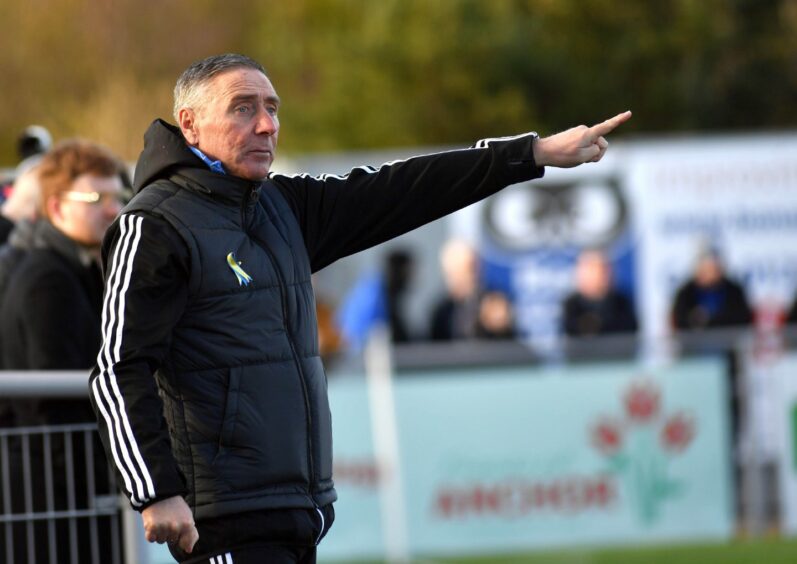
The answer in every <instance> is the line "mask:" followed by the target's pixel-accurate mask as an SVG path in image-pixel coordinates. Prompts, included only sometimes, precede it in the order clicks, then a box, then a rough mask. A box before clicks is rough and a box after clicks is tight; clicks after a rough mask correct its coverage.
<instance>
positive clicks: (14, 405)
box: [0, 140, 122, 562]
mask: <svg viewBox="0 0 797 564" xmlns="http://www.w3.org/2000/svg"><path fill="white" fill-rule="evenodd" d="M121 169H122V164H121V162H120V161H119V160H117V159H116V157H114V156H113V155H112V154H111V153H110V152H108V151H107V150H105V149H104V148H102V147H99V146H97V145H95V144H93V143H90V142H88V141H80V140H68V141H64V142H62V143H59V144H58V145H56V146H55V147H54V148H53V149H52V150H51V151H49V152H48V153H47V154H46V155H45V156H44V157H43V159H42V160H41V162H40V164H39V165H38V166H37V171H38V173H37V174H38V181H39V184H40V192H41V197H40V199H39V200H40V201H39V213H38V215H39V217H40V219H39V220H38V221H36V223H35V224H31V226H30V233H29V237H28V239H29V240H28V243H29V245H28V247H27V248H26V249H25V250H20V251H19V253H18V254H17V255H16V258H17V260H18V264H15V265H13V270H12V271H11V272H10V273H8V285H7V288H6V290H5V292H4V295H3V296H2V297H3V300H2V312H3V315H2V316H0V337H1V338H0V343H2V345H1V346H2V352H3V355H2V356H3V367H4V368H5V369H8V370H85V369H88V368H90V367H91V366H92V365H93V364H94V358H95V356H96V353H97V348H98V347H99V344H100V334H101V331H100V311H101V307H102V292H103V286H102V274H101V272H100V266H99V250H100V244H101V242H102V237H103V235H104V234H105V231H106V229H107V228H108V226H109V225H110V224H111V223H112V222H113V220H114V219H115V217H116V215H117V214H118V213H119V210H120V209H121V207H122V206H121V202H120V197H121V195H122V183H121V181H120V179H119V172H120V170H121ZM5 405H6V406H8V407H10V409H9V411H10V418H9V419H10V420H11V421H9V423H13V424H14V425H16V426H20V427H23V426H24V427H26V426H41V425H60V424H71V423H89V422H91V421H93V420H94V414H93V412H92V408H91V405H90V403H89V402H88V401H87V400H86V399H85V398H84V399H64V398H48V397H40V398H17V399H14V401H13V402H11V401H9V402H8V403H6V404H5ZM79 445H80V446H79ZM82 445H83V443H82V438H81V437H76V438H75V443H74V444H73V446H74V447H75V450H74V451H72V449H71V448H67V447H66V446H65V444H64V442H63V439H62V438H61V437H59V436H57V435H55V436H54V438H53V443H52V447H51V449H49V450H47V451H45V449H44V447H43V446H42V444H41V443H40V442H38V441H36V440H32V441H31V446H30V449H29V452H28V454H27V456H28V457H29V459H30V461H31V463H30V465H29V468H28V469H26V468H25V466H24V463H23V458H22V453H21V451H17V448H20V447H19V445H17V446H13V445H12V449H11V456H10V457H9V458H10V465H9V466H10V472H11V483H14V484H20V485H21V484H22V483H24V480H31V481H32V484H33V487H32V491H33V494H32V504H33V506H32V509H34V510H35V511H39V512H44V511H53V510H58V511H62V510H64V509H66V508H67V507H68V504H69V503H72V504H76V505H73V506H72V507H70V509H72V510H87V509H90V507H89V505H88V501H87V500H86V497H87V492H86V487H85V486H86V484H85V481H81V480H78V481H77V482H76V484H75V486H74V487H75V488H76V490H75V491H76V495H74V498H73V499H72V501H71V502H70V501H69V500H70V493H69V490H68V486H67V484H66V483H65V482H64V480H63V478H61V479H58V477H59V476H60V477H63V476H65V475H66V468H67V462H66V460H68V458H66V457H68V456H71V455H72V454H73V452H74V453H79V452H81V449H82ZM96 448H99V445H97V446H96ZM48 456H49V457H50V460H51V462H47V460H48V458H47V457H48ZM46 464H47V465H48V466H50V467H51V470H52V475H53V476H56V480H55V482H54V484H53V488H52V490H51V491H50V493H49V494H47V496H49V495H51V496H52V498H51V499H52V502H53V503H54V506H48V499H47V496H46V495H45V484H46V482H45V479H44V477H43V475H42V473H41V469H42V468H45V465H46ZM71 466H72V468H71V470H74V471H75V474H76V475H77V476H85V475H86V468H85V465H84V461H83V459H82V457H80V456H75V460H74V464H73V465H71ZM94 475H95V476H96V478H97V480H98V483H97V488H98V490H100V491H101V490H102V489H103V487H107V477H108V474H107V462H106V461H105V459H104V458H103V457H102V456H98V457H97V458H96V465H95V468H94ZM22 491H23V490H22V488H21V486H20V487H19V488H17V489H13V490H11V499H10V500H4V501H9V502H10V508H11V510H12V511H13V512H15V513H24V512H27V511H30V509H31V507H29V506H27V505H26V503H25V502H24V500H23V499H22ZM92 494H93V492H92ZM0 496H2V493H0ZM4 507H5V506H4V505H3V503H0V511H3V509H4ZM66 526H67V523H66V521H65V520H63V519H61V520H58V521H56V525H55V528H54V531H55V537H52V536H50V535H48V531H47V527H46V523H44V522H38V523H36V524H35V525H34V539H35V540H34V543H33V544H35V546H37V547H38V550H40V551H42V552H43V553H44V554H47V553H48V552H49V553H50V554H54V555H56V558H57V560H58V561H59V562H68V561H69V560H70V552H71V551H70V543H75V545H76V546H74V550H75V553H76V554H78V558H79V560H80V561H81V562H90V561H91V558H92V556H91V546H90V542H91V537H90V534H89V531H88V529H86V528H83V527H82V526H80V527H79V529H78V531H79V532H78V533H77V535H76V537H70V535H69V531H68V530H67V529H66ZM99 526H100V535H99V537H100V539H101V540H100V547H99V556H100V559H101V560H102V561H103V562H105V561H109V560H110V559H111V552H110V550H111V547H110V544H109V542H108V541H109V539H110V537H109V533H110V527H111V523H110V522H109V521H108V520H106V519H101V520H100V523H99ZM73 538H74V540H72V539H73ZM14 539H15V542H14V547H15V551H17V552H16V554H15V557H14V559H13V561H16V562H23V561H27V560H28V559H27V558H26V554H28V556H29V553H25V550H26V548H27V542H26V536H25V531H24V529H23V528H21V526H20V525H17V526H15V530H14ZM3 542H4V539H0V545H2V544H3ZM0 554H2V555H4V556H5V554H6V553H5V550H0ZM40 554H41V553H40Z"/></svg>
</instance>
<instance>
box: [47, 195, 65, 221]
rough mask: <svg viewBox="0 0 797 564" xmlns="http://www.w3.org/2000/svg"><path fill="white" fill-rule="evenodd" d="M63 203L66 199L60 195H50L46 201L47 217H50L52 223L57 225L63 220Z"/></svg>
mask: <svg viewBox="0 0 797 564" xmlns="http://www.w3.org/2000/svg"><path fill="white" fill-rule="evenodd" d="M63 205H64V201H63V200H62V199H61V198H59V197H58V196H50V197H49V198H47V200H46V201H45V202H44V208H45V212H46V214H47V218H49V220H50V223H52V224H53V225H55V226H58V225H60V224H61V220H62V219H63V217H64V212H63V210H62V208H63Z"/></svg>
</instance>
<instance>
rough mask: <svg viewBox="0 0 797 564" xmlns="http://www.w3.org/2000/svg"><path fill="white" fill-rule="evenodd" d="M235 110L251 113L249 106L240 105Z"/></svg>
mask: <svg viewBox="0 0 797 564" xmlns="http://www.w3.org/2000/svg"><path fill="white" fill-rule="evenodd" d="M235 111H236V112H237V113H239V114H246V113H249V106H238V107H237V108H235Z"/></svg>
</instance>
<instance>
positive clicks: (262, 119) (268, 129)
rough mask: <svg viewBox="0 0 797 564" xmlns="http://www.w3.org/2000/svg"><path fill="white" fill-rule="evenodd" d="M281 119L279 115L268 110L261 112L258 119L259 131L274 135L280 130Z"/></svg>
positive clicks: (257, 130)
mask: <svg viewBox="0 0 797 564" xmlns="http://www.w3.org/2000/svg"><path fill="white" fill-rule="evenodd" d="M279 127H280V126H279V120H277V116H275V115H272V114H270V113H268V112H261V113H260V116H259V117H258V119H257V129H256V132H257V133H265V134H266V135H274V134H275V133H276V132H277V131H279Z"/></svg>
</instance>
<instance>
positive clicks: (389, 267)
mask: <svg viewBox="0 0 797 564" xmlns="http://www.w3.org/2000/svg"><path fill="white" fill-rule="evenodd" d="M413 269H414V261H413V258H412V255H411V254H410V253H409V252H408V251H405V250H401V249H399V250H394V251H390V252H389V253H388V254H387V255H386V256H385V259H384V264H383V268H382V272H378V273H368V274H366V275H365V276H364V277H363V278H361V279H360V280H359V281H358V282H357V284H356V285H355V286H354V288H353V289H352V290H351V291H350V292H349V293H348V294H347V295H346V297H344V299H343V303H342V304H341V306H340V310H339V312H338V315H337V321H338V325H339V327H340V332H341V334H342V336H343V339H344V340H345V342H346V344H347V345H348V346H350V347H351V348H352V349H354V350H361V349H362V348H363V347H364V346H365V342H366V340H367V339H368V333H369V331H370V330H371V327H373V324H374V323H376V322H381V321H384V322H386V323H387V324H388V325H389V326H390V335H391V340H392V342H394V343H406V342H409V341H411V340H413V336H412V334H411V332H410V330H409V328H408V326H407V322H406V319H405V317H404V307H405V306H404V296H405V294H406V291H407V288H408V287H409V283H410V280H412V275H413Z"/></svg>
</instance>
